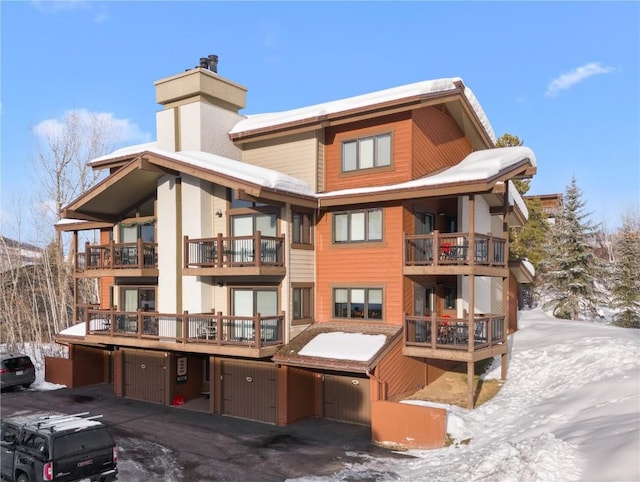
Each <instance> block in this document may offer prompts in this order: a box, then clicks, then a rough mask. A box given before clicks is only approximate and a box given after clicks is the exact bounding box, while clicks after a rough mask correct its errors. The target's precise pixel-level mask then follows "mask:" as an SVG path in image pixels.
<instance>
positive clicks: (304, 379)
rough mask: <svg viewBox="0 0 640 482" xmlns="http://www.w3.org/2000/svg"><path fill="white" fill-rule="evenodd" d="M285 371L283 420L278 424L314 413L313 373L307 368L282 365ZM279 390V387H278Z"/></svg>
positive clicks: (288, 422)
mask: <svg viewBox="0 0 640 482" xmlns="http://www.w3.org/2000/svg"><path fill="white" fill-rule="evenodd" d="M282 369H283V370H285V371H286V374H285V383H286V387H287V388H286V393H285V394H284V397H285V399H286V402H285V403H284V404H283V405H284V407H285V408H286V410H285V412H286V413H285V417H286V419H285V420H284V421H281V420H279V421H278V422H279V424H281V425H287V424H290V423H293V422H296V421H297V420H302V419H303V418H307V417H313V416H314V414H315V399H316V398H315V397H316V394H315V375H314V373H313V372H311V371H309V370H303V369H301V368H296V367H283V368H282ZM278 389H279V390H280V387H278Z"/></svg>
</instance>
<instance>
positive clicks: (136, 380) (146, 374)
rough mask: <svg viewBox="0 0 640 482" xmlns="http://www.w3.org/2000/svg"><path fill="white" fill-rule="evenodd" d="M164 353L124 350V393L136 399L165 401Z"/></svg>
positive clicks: (155, 401) (156, 401)
mask: <svg viewBox="0 0 640 482" xmlns="http://www.w3.org/2000/svg"><path fill="white" fill-rule="evenodd" d="M165 363H166V358H165V356H164V353H153V352H141V351H129V350H127V351H124V352H123V375H124V377H123V378H124V380H123V382H124V391H123V395H124V396H125V397H128V398H133V399H135V400H144V401H147V402H154V403H164V400H165V397H164V395H165V393H164V391H165V387H164V383H165V379H164V376H165Z"/></svg>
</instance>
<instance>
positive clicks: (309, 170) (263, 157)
mask: <svg viewBox="0 0 640 482" xmlns="http://www.w3.org/2000/svg"><path fill="white" fill-rule="evenodd" d="M317 155H318V138H317V133H316V132H303V133H300V134H293V135H290V136H287V137H279V138H277V139H274V140H265V141H257V142H253V143H249V144H246V145H244V146H243V153H242V158H243V160H244V161H245V162H247V163H249V164H254V165H256V166H262V167H266V168H269V169H274V170H276V171H280V172H283V173H286V174H289V175H290V176H293V177H296V178H298V179H301V180H303V181H305V182H307V183H308V184H309V186H311V187H315V186H316V183H317V179H316V166H317Z"/></svg>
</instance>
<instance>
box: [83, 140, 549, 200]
mask: <svg viewBox="0 0 640 482" xmlns="http://www.w3.org/2000/svg"><path fill="white" fill-rule="evenodd" d="M152 144H153V143H151V144H140V145H137V146H130V147H129V148H124V149H119V150H118V151H115V152H114V153H112V154H110V155H109V156H103V157H102V158H99V159H108V158H114V157H119V156H123V155H133V154H142V153H143V152H149V153H151V154H157V155H159V156H163V157H166V158H169V159H174V160H176V161H179V162H182V163H184V164H187V165H190V166H194V167H199V168H202V169H206V170H208V171H211V172H216V173H220V174H224V175H228V176H231V177H234V178H236V179H240V180H243V181H246V182H250V183H253V184H256V185H259V186H264V187H268V188H271V189H274V190H278V191H284V192H289V193H292V194H299V195H304V196H310V197H315V198H327V197H331V196H336V195H338V196H339V195H349V194H369V193H377V192H385V191H391V190H400V189H413V188H421V187H430V186H440V185H446V184H455V183H463V182H473V181H484V180H488V179H490V178H492V177H493V176H496V175H498V174H499V173H500V172H501V171H503V170H504V169H507V168H509V167H511V166H513V165H516V164H518V163H520V162H522V161H524V160H529V162H530V163H531V164H532V165H533V166H536V157H535V154H534V153H533V151H532V150H531V149H529V148H528V147H525V146H514V147H497V148H492V149H483V150H480V151H475V152H472V153H471V154H469V155H468V156H467V157H466V158H464V159H463V160H462V161H461V162H460V163H458V164H456V165H455V166H451V167H449V168H448V169H445V170H443V171H441V172H438V173H436V174H430V175H427V176H424V177H421V178H419V179H413V180H411V181H406V182H402V183H398V184H391V185H384V186H375V187H370V186H368V187H361V188H351V189H343V190H340V191H330V192H326V193H315V192H314V191H313V189H312V188H311V186H309V184H307V183H306V182H304V181H302V180H300V179H298V178H295V177H293V176H289V175H287V174H284V173H282V172H279V171H275V170H272V169H267V168H265V167H260V166H256V165H254V164H249V163H246V162H242V161H236V160H233V159H229V158H227V157H223V156H219V155H216V154H211V153H208V152H202V151H179V152H172V151H166V150H164V149H159V148H158V147H153V146H152ZM123 152H126V153H127V154H123ZM93 162H97V160H94V161H93ZM509 195H510V196H509V199H510V201H515V202H516V203H518V206H519V207H520V208H521V210H522V212H523V213H527V209H526V205H525V204H524V202H523V201H522V198H521V196H519V194H518V193H517V192H513V191H511V190H510V191H509Z"/></svg>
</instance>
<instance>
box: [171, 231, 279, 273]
mask: <svg viewBox="0 0 640 482" xmlns="http://www.w3.org/2000/svg"><path fill="white" fill-rule="evenodd" d="M183 252H184V269H183V274H185V275H195V276H284V275H285V274H286V268H285V266H284V238H283V237H273V236H262V235H261V233H260V231H257V232H256V233H255V234H254V235H253V236H222V234H218V236H217V237H215V238H200V239H189V237H188V236H185V237H184V251H183Z"/></svg>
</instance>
